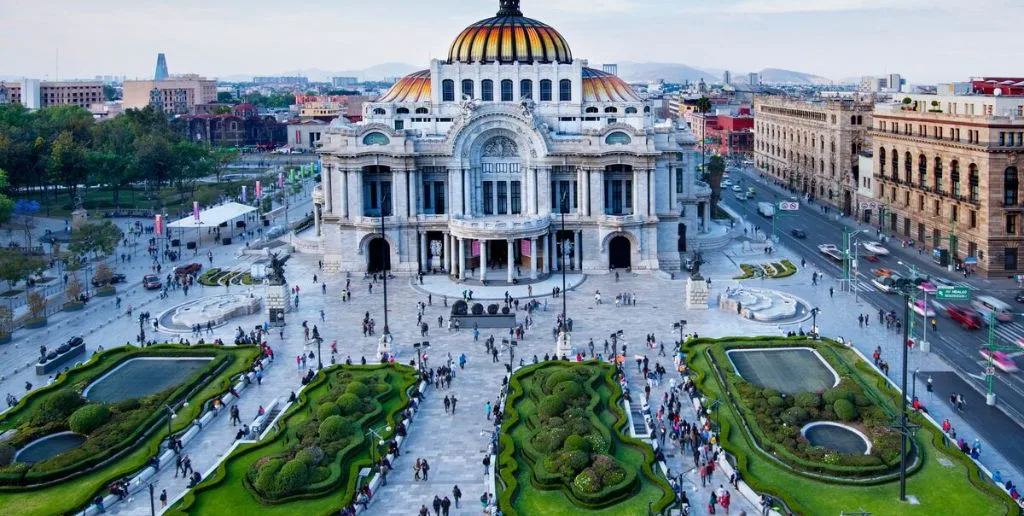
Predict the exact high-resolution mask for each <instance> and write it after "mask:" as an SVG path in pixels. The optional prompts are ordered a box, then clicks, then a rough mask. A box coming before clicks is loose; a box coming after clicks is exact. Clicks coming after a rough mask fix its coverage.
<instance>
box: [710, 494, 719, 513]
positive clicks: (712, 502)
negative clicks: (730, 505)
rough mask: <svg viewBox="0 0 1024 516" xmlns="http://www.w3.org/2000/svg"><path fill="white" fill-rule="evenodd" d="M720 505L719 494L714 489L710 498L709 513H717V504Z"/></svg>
mask: <svg viewBox="0 0 1024 516" xmlns="http://www.w3.org/2000/svg"><path fill="white" fill-rule="evenodd" d="M716 505H718V496H717V495H715V492H714V491H711V499H710V500H708V514H714V513H715V506H716Z"/></svg>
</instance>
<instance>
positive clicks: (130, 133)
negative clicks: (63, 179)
mask: <svg viewBox="0 0 1024 516" xmlns="http://www.w3.org/2000/svg"><path fill="white" fill-rule="evenodd" d="M92 140H93V145H92V149H90V150H89V152H88V154H87V155H86V160H87V162H88V166H89V170H90V171H92V174H91V176H90V178H89V183H90V184H95V185H100V186H107V187H108V188H110V191H111V197H112V198H113V201H114V206H120V193H121V189H122V188H124V187H125V186H128V185H129V184H130V183H131V182H132V181H134V180H135V178H136V177H137V169H136V168H135V163H134V152H133V151H134V147H133V143H134V142H135V131H134V128H133V127H132V123H131V121H130V120H129V119H128V118H127V117H117V118H114V119H113V120H108V121H106V122H104V123H102V124H96V125H95V126H93V131H92Z"/></svg>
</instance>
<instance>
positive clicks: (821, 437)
mask: <svg viewBox="0 0 1024 516" xmlns="http://www.w3.org/2000/svg"><path fill="white" fill-rule="evenodd" d="M800 433H801V434H802V435H803V436H804V438H806V439H807V441H808V442H809V443H811V445H812V446H820V447H822V448H827V449H829V450H833V451H837V452H839V453H855V454H864V455H870V454H871V440H870V439H868V436H866V435H864V433H863V432H861V431H860V430H857V429H856V428H853V427H852V426H847V425H844V424H841V423H835V422H832V421H815V422H813V423H807V424H806V425H804V427H803V428H801V429H800Z"/></svg>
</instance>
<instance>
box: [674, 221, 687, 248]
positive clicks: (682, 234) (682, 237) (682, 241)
mask: <svg viewBox="0 0 1024 516" xmlns="http://www.w3.org/2000/svg"><path fill="white" fill-rule="evenodd" d="M678 236H679V238H678V240H677V242H676V250H677V251H679V252H680V253H685V252H686V224H680V225H679V233H678Z"/></svg>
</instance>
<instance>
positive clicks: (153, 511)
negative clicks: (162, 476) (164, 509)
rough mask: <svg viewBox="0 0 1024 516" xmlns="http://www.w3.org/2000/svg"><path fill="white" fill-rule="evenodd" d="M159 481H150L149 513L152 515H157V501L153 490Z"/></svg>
mask: <svg viewBox="0 0 1024 516" xmlns="http://www.w3.org/2000/svg"><path fill="white" fill-rule="evenodd" d="M156 483H157V481H156V480H154V481H152V482H150V483H149V514H150V516H156V501H155V500H154V499H153V491H154V490H155V487H154V486H155V485H156Z"/></svg>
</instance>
